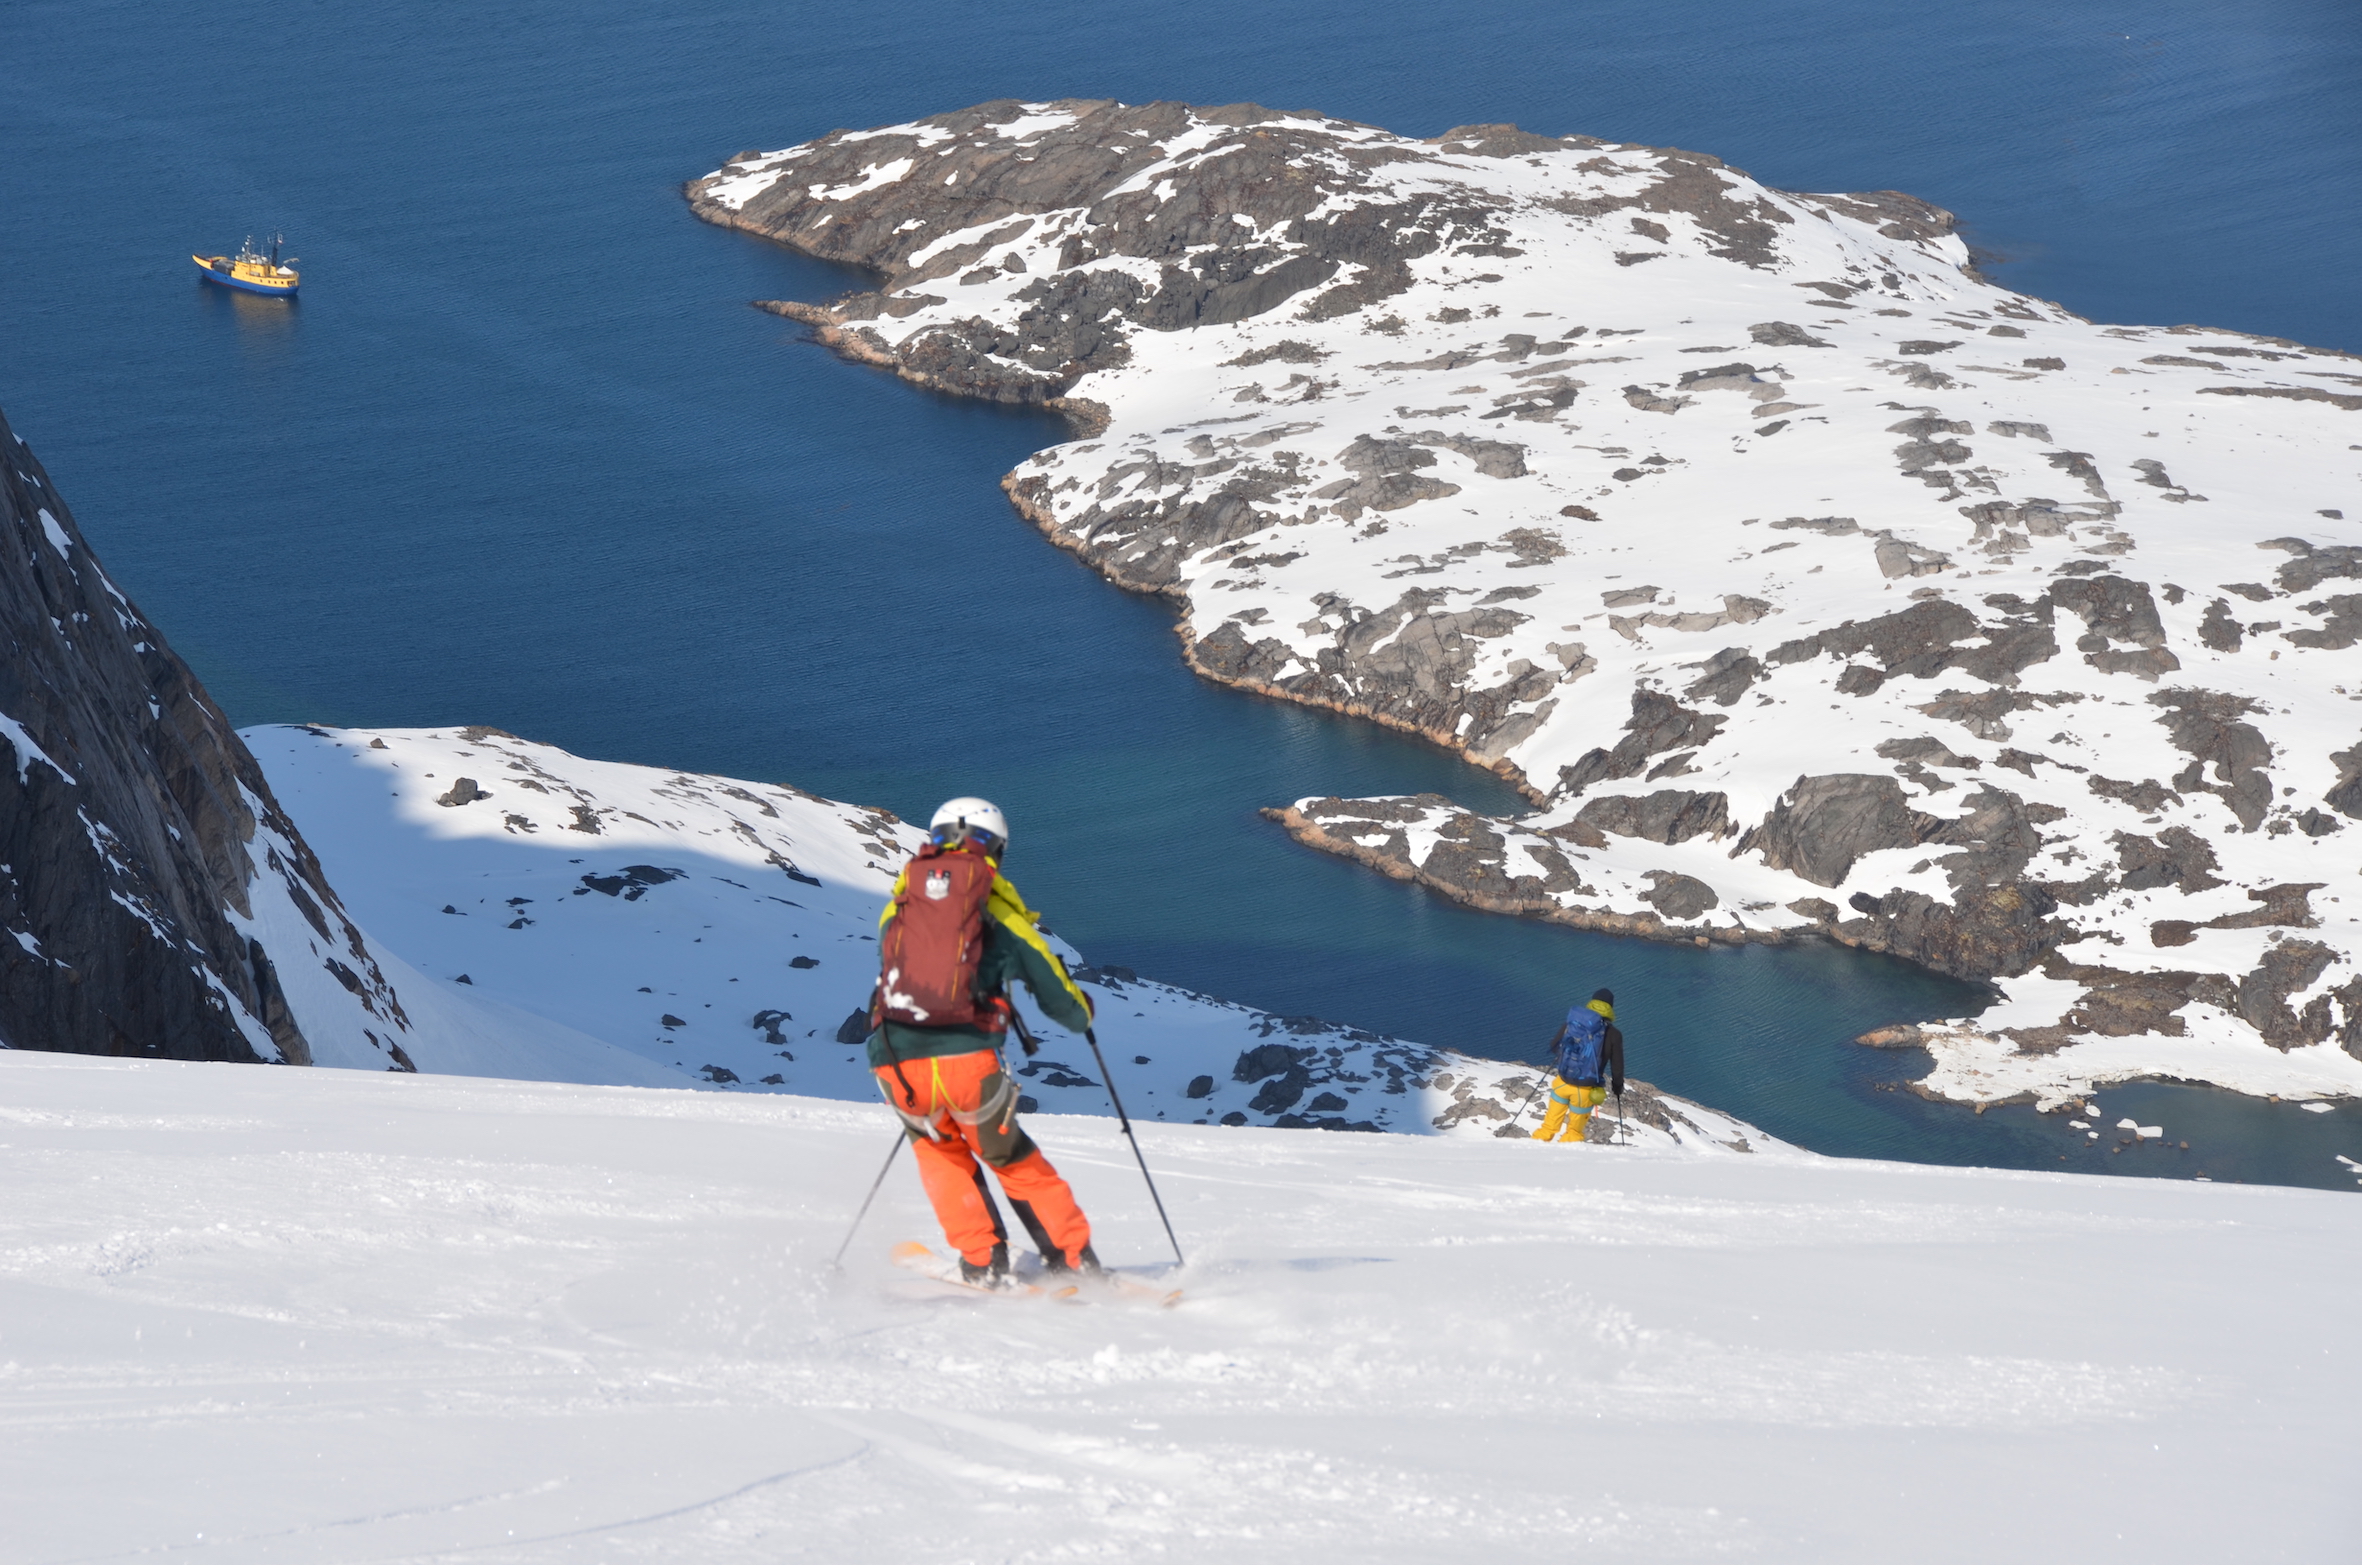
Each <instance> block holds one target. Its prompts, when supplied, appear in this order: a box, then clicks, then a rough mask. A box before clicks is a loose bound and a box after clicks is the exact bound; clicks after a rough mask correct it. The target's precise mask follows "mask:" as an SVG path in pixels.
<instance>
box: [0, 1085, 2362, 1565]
mask: <svg viewBox="0 0 2362 1565" xmlns="http://www.w3.org/2000/svg"><path fill="white" fill-rule="evenodd" d="M0 1097H5V1099H6V1101H7V1103H8V1105H9V1112H8V1113H7V1114H6V1115H5V1116H0V1180H5V1183H6V1186H7V1188H8V1189H9V1191H10V1195H11V1199H10V1201H9V1203H8V1206H7V1209H6V1211H5V1213H4V1214H0V1490H4V1491H5V1492H6V1493H7V1494H8V1495H9V1496H10V1497H11V1498H10V1504H9V1519H8V1524H7V1536H8V1544H7V1547H6V1549H5V1550H4V1551H0V1552H5V1554H6V1555H7V1557H8V1558H9V1559H11V1560H23V1561H26V1562H28V1565H32V1562H38V1565H64V1562H68V1561H100V1560H119V1559H132V1558H154V1557H165V1558H179V1557H202V1558H215V1557H220V1558H228V1559H240V1560H243V1559H270V1560H275V1561H336V1562H346V1561H356V1560H418V1561H425V1560H444V1559H453V1558H464V1559H471V1560H491V1561H568V1560H600V1561H628V1560H681V1561H696V1562H699V1565H727V1562H731V1561H748V1562H754V1561H763V1562H769V1561H776V1560H783V1559H813V1560H908V1559H914V1558H916V1559H943V1560H947V1561H960V1560H1004V1559H1018V1558H1024V1559H1053V1560H1059V1559H1064V1560H1112V1559H1133V1558H1140V1557H1148V1558H1157V1559H1170V1560H1176V1561H1192V1560H1299V1559H1304V1558H1308V1557H1320V1558H1338V1557H1353V1558H1370V1559H1378V1560H1403V1561H1412V1560H1432V1559H1456V1558H1477V1557H1484V1558H1508V1559H1546V1558H1563V1557H1564V1556H1565V1555H1566V1554H1568V1553H1569V1552H1580V1553H1583V1554H1587V1555H1605V1556H1608V1557H1613V1558H1631V1559H1647V1560H1666V1559H1703V1558H1723V1557H1729V1556H1739V1557H1748V1558H1765V1559H1795V1560H1811V1561H1853V1560H1860V1561H1865V1562H1868V1561H1876V1562H1881V1565H1883V1562H1886V1561H1891V1560H1894V1559H1898V1558H1910V1559H1912V1560H1925V1561H1952V1560H1958V1561H1963V1562H1969V1561H1974V1562H1978V1565H1982V1562H1984V1561H1988V1560H1990V1559H1991V1558H1993V1557H1994V1555H1995V1552H1996V1551H1997V1550H2007V1551H2008V1552H2010V1553H2011V1554H2013V1555H2019V1556H2023V1555H2027V1554H2029V1553H2031V1554H2032V1555H2034V1556H2036V1557H2043V1558H2060V1559H2064V1558H2129V1557H2134V1556H2142V1557H2152V1558H2154V1557H2163V1558H2174V1559H2191V1558H2259V1557H2266V1556H2269V1557H2273V1558H2286V1559H2292V1560H2323V1561H2327V1560H2332V1559H2342V1558H2345V1557H2347V1554H2346V1552H2345V1551H2346V1550H2348V1549H2349V1548H2350V1545H2351V1543H2352V1540H2353V1538H2354V1537H2355V1536H2356V1532H2355V1527H2356V1524H2357V1522H2358V1521H2362V1502H2358V1501H2357V1499H2356V1493H2355V1490H2354V1487H2353V1485H2352V1484H2351V1483H2350V1482H2348V1481H2347V1479H2348V1474H2347V1465H2348V1464H2347V1460H2346V1456H2345V1454H2344V1453H2345V1449H2346V1446H2347V1444H2348V1442H2347V1441H2346V1438H2345V1435H2344V1426H2345V1422H2346V1420H2347V1415H2348V1412H2349V1410H2350V1408H2351V1406H2352V1405H2353V1402H2354V1399H2355V1395H2356V1393H2357V1392H2358V1391H2362V1383H2358V1382H2357V1376H2356V1372H2355V1368H2354V1365H2355V1359H2354V1356H2353V1355H2352V1354H2351V1352H2350V1351H2348V1348H2347V1346H2346V1338H2347V1337H2349V1336H2350V1333H2349V1332H2347V1331H2346V1330H2345V1322H2346V1316H2347V1313H2348V1311H2349V1308H2350V1303H2351V1300H2352V1299H2353V1297H2354V1295H2355V1290H2356V1286H2357V1283H2358V1282H2362V1275H2358V1272H2357V1266H2358V1264H2362V1263H2358V1262H2357V1257H2358V1256H2362V1245H2358V1244H2357V1240H2358V1239H2362V1230H2358V1228H2357V1225H2358V1224H2362V1204H2356V1203H2353V1202H2349V1201H2346V1200H2344V1199H2343V1198H2341V1197H2338V1196H2334V1195H2328V1194H2324V1193H2319V1192H2310V1191H2294V1190H2281V1189H2272V1188H2230V1187H2203V1188H2202V1187H2193V1186H2189V1185H2183V1184H2170V1185H2169V1184H2162V1183H2155V1182H2150V1181H2143V1180H2112V1179H2100V1178H2092V1177H2077V1176H2070V1175H2026V1174H2007V1173H1993V1172H1986V1171H1975V1170H1960V1169H1933V1168H1922V1167H1914V1166H1906V1165H1893V1164H1877V1163H1868V1162H1852V1161H1841V1160H1832V1159H1820V1158H1812V1157H1807V1156H1803V1155H1799V1154H1793V1153H1788V1154H1775V1155H1769V1156H1757V1157H1749V1158H1741V1157H1730V1156H1720V1155H1714V1154H1711V1153H1706V1152H1701V1151H1698V1150H1696V1149H1682V1148H1675V1147H1671V1146H1668V1145H1663V1144H1651V1145H1642V1146H1635V1147H1630V1148H1622V1149H1609V1148H1605V1147H1595V1148H1560V1147H1544V1146H1539V1145H1535V1144H1533V1143H1530V1142H1507V1141H1495V1140H1491V1139H1488V1138H1483V1137H1476V1138H1462V1137H1424V1138H1422V1137H1408V1136H1311V1135H1301V1134H1277V1133H1274V1132H1271V1131H1268V1130H1260V1129H1254V1128H1248V1129H1222V1128H1209V1127H1198V1126H1178V1125H1154V1124H1151V1125H1147V1126H1144V1127H1143V1129H1142V1140H1143V1143H1144V1145H1145V1147H1146V1150H1147V1153H1148V1156H1149V1158H1150V1160H1151V1163H1152V1164H1153V1166H1154V1167H1155V1169H1156V1170H1157V1172H1158V1175H1159V1178H1160V1183H1161V1185H1162V1188H1163V1190H1164V1192H1165V1195H1166V1199H1167V1201H1168V1203H1169V1204H1170V1206H1171V1207H1172V1210H1173V1215H1174V1219H1175V1223H1176V1226H1177V1227H1178V1229H1179V1231H1180V1234H1181V1237H1182V1239H1183V1242H1184V1243H1185V1244H1186V1245H1187V1246H1188V1247H1189V1249H1190V1252H1191V1260H1192V1264H1191V1266H1190V1268H1189V1270H1188V1272H1187V1273H1186V1274H1185V1277H1184V1279H1183V1280H1184V1281H1185V1282H1186V1284H1187V1288H1188V1297H1187V1299H1186V1301H1185V1302H1184V1303H1183V1304H1182V1306H1181V1307H1180V1308H1179V1309H1177V1310H1171V1311H1159V1310H1153V1309H1141V1308H1131V1307H1126V1306H1123V1305H1112V1304H1104V1303H1094V1304H1086V1305H1083V1306H1081V1307H1070V1306H1062V1305H1057V1304H1051V1303H1046V1302H1029V1301H1007V1300H979V1299H973V1298H969V1297H966V1296H959V1295H952V1294H949V1293H947V1292H946V1291H944V1290H940V1289H935V1288H931V1287H929V1286H928V1285H926V1284H923V1283H914V1282H913V1281H912V1280H911V1279H909V1278H907V1277H906V1276H905V1275H904V1274H902V1273H899V1272H896V1271H894V1270H893V1269H892V1268H891V1267H889V1266H888V1265H887V1263H886V1259H885V1252H886V1250H887V1248H888V1247H889V1245H890V1244H891V1242H892V1241H893V1240H895V1239H898V1238H902V1237H907V1236H912V1235H926V1236H929V1237H932V1234H931V1224H930V1223H929V1221H928V1217H927V1214H926V1210H925V1207H924V1203H923V1200H922V1198H921V1196H920V1195H919V1192H918V1190H917V1187H916V1181H915V1179H914V1178H913V1176H912V1173H911V1170H910V1167H909V1164H908V1162H907V1160H903V1161H902V1162H901V1163H900V1164H899V1166H898V1167H897V1168H896V1170H895V1173H894V1176H893V1177H892V1178H890V1179H889V1180H888V1182H887V1185H886V1189H885V1193H884V1194H883V1195H882V1196H881V1197H880V1200H879V1203H878V1206H877V1208H876V1209H875V1210H874V1211H873V1212H872V1214H871V1216H870V1219H869V1223H868V1226H867V1228H866V1230H865V1232H864V1234H863V1236H862V1237H861V1238H860V1239H859V1240H858V1241H857V1242H856V1243H855V1245H854V1247H853V1249H852V1252H851V1259H850V1261H849V1264H848V1269H847V1273H846V1274H845V1275H844V1276H843V1277H841V1278H833V1279H832V1278H831V1277H830V1275H829V1274H828V1273H827V1271H826V1262H827V1258H828V1256H829V1255H830V1253H831V1252H832V1251H833V1250H834V1249H835V1247H836V1245H837V1243H838V1241H839V1240H840V1238H841V1237H842V1236H843V1233H844V1225H845V1223H846V1222H847V1220H848V1219H849V1217H850V1215H851V1213H852V1210H853V1208H854V1206H855V1205H856V1204H857V1202H858V1201H859V1199H860V1196H861V1193H862V1191H863V1190H864V1189H865V1188H866V1187H867V1185H868V1183H869V1180H870V1178H871V1175H872V1173H873V1171H874V1169H875V1168H876V1166H877V1162H878V1159H879V1157H880V1156H881V1155H882V1152H883V1149H884V1148H885V1146H887V1145H888V1144H889V1141H890V1138H891V1136H892V1134H893V1122H892V1121H891V1119H890V1117H889V1116H888V1114H887V1113H886V1111H885V1110H884V1109H883V1108H882V1107H881V1106H878V1105H875V1104H847V1103H836V1102H829V1101H824V1100H818V1099H812V1098H804V1097H793V1096H781V1095H766V1096H756V1095H751V1094H738V1093H717V1092H712V1091H702V1092H699V1091H688V1090H676V1091H651V1090H648V1089H644V1088H628V1087H586V1086H578V1085H569V1084H561V1083H540V1082H507V1081H494V1080H471V1079H467V1078H461V1077H451V1076H442V1077H434V1076H406V1075H398V1074H394V1075H389V1074H385V1073H359V1072H345V1071H292V1070H277V1071H272V1070H256V1069H252V1068H249V1067H226V1066H207V1065H180V1064H164V1063H154V1062H118V1061H95V1060H87V1059H80V1058H74V1057H67V1056H51V1055H40V1054H28V1053H12V1054H0ZM1035 1129H1036V1132H1037V1134H1038V1135H1039V1137H1040V1139H1041V1140H1042V1142H1043V1144H1044V1147H1045V1149H1046V1150H1047V1151H1048V1152H1049V1153H1050V1155H1051V1156H1052V1157H1053V1158H1054V1159H1055V1160H1056V1161H1057V1162H1058V1163H1059V1165H1060V1167H1061V1169H1062V1170H1063V1171H1064V1172H1066V1173H1067V1174H1068V1175H1069V1177H1070V1178H1072V1179H1073V1181H1074V1182H1075V1185H1076V1187H1077V1191H1078V1194H1079V1195H1080V1197H1081V1199H1082V1200H1083V1202H1084V1204H1085V1206H1086V1208H1087V1209H1088V1210H1089V1211H1090V1212H1091V1213H1092V1216H1093V1218H1094V1221H1095V1224H1096V1225H1097V1230H1098V1242H1099V1245H1100V1247H1101V1248H1102V1249H1103V1250H1104V1251H1105V1252H1106V1253H1107V1254H1108V1255H1109V1257H1110V1258H1111V1259H1112V1260H1114V1261H1116V1262H1118V1263H1122V1264H1127V1265H1129V1266H1131V1267H1134V1268H1136V1269H1137V1270H1138V1271H1139V1272H1140V1274H1142V1275H1160V1274H1163V1271H1164V1268H1163V1267H1162V1266H1161V1265H1160V1264H1159V1263H1158V1262H1157V1259H1156V1258H1157V1256H1158V1255H1159V1253H1160V1249H1161V1240H1162V1236H1161V1233H1160V1232H1159V1230H1158V1228H1157V1225H1156V1221H1155V1217H1154V1215H1153V1213H1152V1212H1151V1211H1150V1209H1149V1207H1148V1203H1147V1201H1146V1198H1145V1195H1144V1193H1143V1191H1142V1189H1141V1186H1140V1183H1139V1177H1138V1173H1137V1171H1136V1169H1135V1168H1134V1167H1133V1165H1132V1162H1131V1159H1130V1157H1129V1155H1128V1153H1127V1152H1126V1150H1125V1149H1124V1146H1123V1144H1122V1142H1121V1140H1120V1138H1119V1137H1118V1136H1117V1135H1116V1134H1115V1132H1114V1128H1113V1127H1112V1126H1111V1125H1110V1124H1109V1123H1108V1122H1107V1120H1106V1119H1104V1118H1084V1117H1068V1116H1056V1115H1052V1116H1045V1117H1043V1118H1041V1119H1039V1120H1037V1121H1036V1122H1035ZM2265 1298H2268V1299H2270V1300H2271V1301H2272V1302H2271V1305H2270V1314H2271V1317H2272V1319H2271V1324H2270V1328H2269V1329H2268V1330H2259V1329H2258V1322H2257V1318H2256V1314H2255V1309H2256V1301H2257V1300H2258V1299H2265ZM134 1477H135V1481H133V1479H134Z"/></svg>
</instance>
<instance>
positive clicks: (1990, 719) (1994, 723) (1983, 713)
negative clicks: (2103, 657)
mask: <svg viewBox="0 0 2362 1565" xmlns="http://www.w3.org/2000/svg"><path fill="white" fill-rule="evenodd" d="M2082 699H2083V697H2081V696H2080V695H2076V694H2073V693H2071V692H2062V693H2060V694H2058V695H2035V694H2032V693H2029V692H2024V691H2010V690H1986V691H1981V692H1978V693H1977V694H1974V695H1971V694H1968V693H1966V692H1964V691H1959V690H1946V691H1943V692H1941V693H1939V694H1938V695H1937V696H1936V698H1935V699H1934V700H1933V701H1930V702H1929V703H1927V704H1926V705H1925V706H1923V707H1920V708H1919V710H1920V711H1921V712H1924V713H1926V714H1927V715H1928V716H1929V717H1933V718H1938V719H1940V720H1942V721H1944V722H1947V723H1958V724H1960V726H1961V727H1963V728H1966V729H1967V730H1968V731H1969V732H1970V733H1972V734H1974V735H1976V736H1977V737H1978V738H1979V739H1990V740H1993V741H1995V742H1999V741H2001V740H2004V739H2007V738H2008V737H2009V724H2008V723H2006V722H2004V721H2003V719H2004V718H2006V717H2008V716H2009V715H2010V714H2012V713H2015V712H2027V711H2032V710H2034V709H2036V708H2038V707H2044V706H2057V705H2060V704H2062V703H2065V702H2069V701H2080V700H2082Z"/></svg>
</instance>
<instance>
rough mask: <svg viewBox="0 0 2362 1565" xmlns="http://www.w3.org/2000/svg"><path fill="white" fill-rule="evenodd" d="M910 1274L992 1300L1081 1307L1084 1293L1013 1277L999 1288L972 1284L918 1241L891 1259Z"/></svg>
mask: <svg viewBox="0 0 2362 1565" xmlns="http://www.w3.org/2000/svg"><path fill="white" fill-rule="evenodd" d="M888 1258H889V1259H890V1260H892V1261H893V1263H894V1264H895V1265H896V1266H899V1267H901V1268H902V1269H903V1270H904V1271H906V1272H915V1273H917V1274H918V1275H919V1276H921V1277H924V1278H925V1279H926V1280H927V1281H929V1282H934V1283H941V1284H942V1285H943V1286H944V1287H946V1288H957V1289H959V1290H960V1291H961V1292H962V1293H976V1294H982V1295H983V1296H984V1297H986V1298H988V1299H1049V1300H1052V1301H1053V1302H1056V1303H1059V1304H1079V1303H1081V1302H1082V1301H1081V1299H1080V1298H1079V1297H1078V1296H1077V1295H1078V1294H1079V1292H1080V1290H1079V1289H1077V1288H1076V1287H1075V1285H1074V1284H1072V1283H1061V1284H1058V1285H1056V1286H1054V1287H1050V1286H1044V1285H1041V1284H1038V1283H1030V1282H1020V1281H1018V1280H1017V1279H1016V1278H1014V1277H1011V1278H1009V1279H1007V1280H1006V1281H1004V1282H1003V1283H1002V1284H1001V1285H1000V1286H998V1287H988V1286H986V1285H985V1284H983V1283H980V1282H970V1281H968V1279H966V1278H965V1277H962V1276H961V1275H960V1266H959V1262H958V1261H957V1260H955V1259H950V1258H947V1257H945V1256H940V1255H937V1254H936V1253H935V1252H934V1251H933V1250H931V1249H929V1248H928V1247H927V1246H925V1245H923V1244H921V1243H919V1241H917V1240H916V1239H906V1240H904V1241H903V1242H902V1243H900V1244H898V1245H896V1246H894V1249H893V1252H892V1254H891V1255H890V1256H889V1257H888Z"/></svg>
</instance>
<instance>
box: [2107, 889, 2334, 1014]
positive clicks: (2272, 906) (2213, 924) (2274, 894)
mask: <svg viewBox="0 0 2362 1565" xmlns="http://www.w3.org/2000/svg"><path fill="white" fill-rule="evenodd" d="M2217 884H2220V882H2217ZM2322 885H2323V882H2321V881H2309V882H2306V883H2304V884H2301V885H2286V886H2266V887H2264V888H2263V889H2262V890H2260V891H2250V892H2248V893H2247V899H2248V900H2249V901H2251V902H2257V903H2261V904H2262V906H2260V907H2253V908H2249V909H2248V910H2247V911H2246V912H2244V913H2225V914H2223V915H2222V916H2221V917H2220V918H2210V919H2207V920H2206V921H2205V922H2204V923H2193V922H2191V921H2189V920H2187V919H2178V918H2168V919H2160V920H2158V921H2157V922H2156V923H2154V924H2152V925H2150V926H2149V941H2150V943H2151V944H2152V945H2156V946H2160V947H2164V946H2186V945H2188V944H2189V943H2190V942H2191V941H2193V940H2195V939H2197V938H2198V931H2199V930H2201V929H2271V928H2292V929H2312V928H2314V927H2316V926H2317V925H2318V924H2319V923H2320V920H2319V919H2317V918H2315V917H2314V916H2313V908H2312V903H2311V901H2310V898H2311V897H2312V894H2313V893H2314V892H2316V891H2319V890H2320V889H2321V888H2322ZM2306 982H2308V983H2309V982H2311V980H2310V979H2308V980H2306ZM2299 987H2300V988H2301V987H2302V985H2300V986H2299ZM2314 1041H2315V1042H2318V1041H2319V1040H2318V1039H2316V1040H2314Z"/></svg>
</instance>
